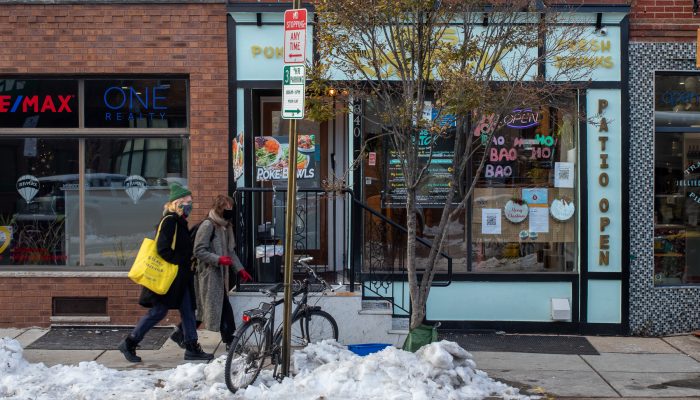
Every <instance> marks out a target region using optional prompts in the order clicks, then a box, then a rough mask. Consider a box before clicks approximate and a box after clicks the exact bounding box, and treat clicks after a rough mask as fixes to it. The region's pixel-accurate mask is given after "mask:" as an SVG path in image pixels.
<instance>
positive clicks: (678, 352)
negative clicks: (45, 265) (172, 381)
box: [0, 328, 700, 399]
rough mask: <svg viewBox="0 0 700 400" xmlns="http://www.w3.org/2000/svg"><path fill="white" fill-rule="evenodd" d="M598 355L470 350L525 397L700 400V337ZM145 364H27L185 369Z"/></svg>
mask: <svg viewBox="0 0 700 400" xmlns="http://www.w3.org/2000/svg"><path fill="white" fill-rule="evenodd" d="M47 331H48V329H38V328H30V329H0V337H11V338H15V339H17V340H18V341H19V342H20V343H21V344H22V346H24V347H26V346H27V345H29V344H30V343H32V342H34V341H35V340H37V339H38V338H39V337H41V336H42V335H43V334H44V333H46V332H47ZM199 337H200V343H201V344H202V347H203V348H204V350H205V351H207V352H214V353H215V354H216V355H217V356H219V355H222V354H224V353H225V351H224V346H223V344H222V343H221V341H220V339H219V334H218V333H214V332H208V331H204V330H200V331H199ZM587 339H588V340H589V341H590V342H591V344H592V345H593V346H594V347H595V348H596V350H598V352H599V353H600V355H597V356H593V355H558V354H531V353H505V352H472V354H473V355H474V358H475V360H476V364H477V368H479V369H481V370H484V371H486V372H487V373H488V374H489V376H491V377H493V378H494V379H498V380H500V381H503V382H505V383H508V384H509V385H512V386H515V387H518V388H521V391H522V392H523V393H527V394H539V395H542V396H544V397H545V398H549V399H552V398H556V399H560V398H568V399H619V398H626V399H661V398H663V399H688V398H695V399H700V339H698V338H696V337H694V336H692V335H685V336H672V337H664V338H637V337H593V336H592V337H587ZM138 354H139V355H140V356H141V357H142V358H143V362H142V363H138V364H132V363H129V362H127V361H126V360H124V357H122V355H121V353H119V351H117V350H24V356H25V358H26V359H27V360H28V361H30V362H33V363H37V362H43V363H44V364H46V365H55V364H76V363H78V362H80V361H97V362H98V363H100V364H103V365H105V366H107V367H110V368H118V369H168V368H174V367H176V366H177V365H179V364H182V363H184V362H185V361H184V360H183V354H184V351H183V350H182V349H180V348H179V347H177V345H175V344H174V343H173V342H172V341H171V340H168V341H166V343H165V344H164V345H163V347H162V348H161V349H160V350H139V351H138Z"/></svg>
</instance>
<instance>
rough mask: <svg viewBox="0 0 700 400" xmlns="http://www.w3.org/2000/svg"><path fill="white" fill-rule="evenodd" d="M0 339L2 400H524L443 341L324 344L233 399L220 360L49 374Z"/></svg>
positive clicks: (86, 365)
mask: <svg viewBox="0 0 700 400" xmlns="http://www.w3.org/2000/svg"><path fill="white" fill-rule="evenodd" d="M22 351H23V350H22V346H21V345H20V344H19V342H17V341H16V340H14V339H10V338H4V339H0V398H8V399H18V400H19V399H37V400H48V399H85V400H91V399H108V398H113V399H120V400H121V399H240V400H244V399H289V400H292V399H294V400H304V399H309V400H312V399H313V400H317V399H339V400H345V399H397V400H398V399H402V400H403V399H410V400H423V399H426V400H427V399H446V400H462V399H465V400H466V399H468V400H472V399H483V398H485V397H488V396H496V397H502V398H504V399H528V397H527V396H522V395H520V394H519V392H518V389H515V388H512V387H510V386H508V385H505V384H503V383H500V382H497V381H495V380H493V379H491V378H489V377H488V375H486V373H484V372H483V371H480V370H477V369H476V364H475V362H474V360H473V359H472V356H471V354H469V353H468V352H467V351H466V350H464V349H462V348H461V347H459V346H458V345H457V344H456V343H453V342H448V341H442V342H437V343H432V344H430V345H428V346H425V347H423V348H422V349H420V350H419V351H418V352H416V353H415V354H414V353H409V352H405V351H403V350H400V349H396V348H393V347H389V348H386V349H384V350H382V351H381V352H378V353H374V354H370V355H368V356H365V357H359V356H357V355H355V354H353V353H351V352H350V351H348V350H347V349H346V348H345V346H342V345H340V344H338V343H336V342H334V341H328V342H326V341H324V342H323V343H319V344H316V345H310V346H308V347H307V348H305V349H303V350H300V351H297V352H295V353H294V355H293V363H294V371H295V372H296V376H295V377H294V378H293V379H292V378H286V379H284V380H283V381H282V382H281V383H278V382H277V381H276V380H274V379H273V378H272V373H271V372H270V371H263V372H262V373H261V374H260V377H259V378H258V380H257V381H256V382H255V384H254V385H251V386H250V387H248V388H247V389H245V390H240V391H238V392H237V393H236V394H235V395H234V394H232V393H230V392H229V391H228V390H227V389H226V385H225V384H224V376H223V373H224V371H223V370H224V362H225V357H223V356H222V357H219V358H217V359H216V360H214V361H213V362H212V363H210V364H189V363H188V364H182V365H179V366H178V367H177V368H174V369H170V370H164V371H147V370H129V371H122V370H115V369H110V368H107V367H104V366H102V365H100V364H98V363H96V362H81V363H79V364H78V365H68V366H66V365H56V366H53V367H47V366H45V365H44V364H43V363H38V364H32V363H29V362H27V360H25V359H24V357H23V356H22Z"/></svg>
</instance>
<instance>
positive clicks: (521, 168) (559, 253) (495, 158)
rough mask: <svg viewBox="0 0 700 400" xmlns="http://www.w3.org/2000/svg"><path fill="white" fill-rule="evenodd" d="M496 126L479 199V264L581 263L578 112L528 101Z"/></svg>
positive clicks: (504, 268)
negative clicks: (527, 105) (536, 105)
mask: <svg viewBox="0 0 700 400" xmlns="http://www.w3.org/2000/svg"><path fill="white" fill-rule="evenodd" d="M503 122H504V123H505V124H506V127H505V128H503V129H501V130H499V131H497V132H496V133H495V134H494V138H493V143H492V146H491V148H490V151H489V154H488V155H487V162H486V165H485V166H484V169H483V172H482V174H481V176H480V179H479V181H478V183H477V186H476V188H475V190H474V196H473V202H472V210H473V211H472V215H473V216H472V221H471V227H472V260H471V267H472V271H475V272H574V271H575V270H576V259H577V257H576V251H577V244H576V232H577V230H576V220H577V216H576V212H577V209H578V196H577V191H576V177H577V176H578V171H577V168H576V154H577V143H578V135H577V126H578V120H577V119H576V117H574V116H572V115H569V114H566V113H564V112H562V111H557V110H555V109H550V108H534V107H533V108H524V109H520V110H514V111H513V112H512V113H510V114H508V115H506V116H505V117H504V121H503Z"/></svg>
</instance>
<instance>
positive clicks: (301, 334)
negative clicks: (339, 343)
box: [291, 310, 338, 348]
mask: <svg viewBox="0 0 700 400" xmlns="http://www.w3.org/2000/svg"><path fill="white" fill-rule="evenodd" d="M327 339H334V340H338V324H337V323H336V322H335V319H333V317H332V316H331V315H330V314H328V313H327V312H325V311H322V310H311V311H308V312H306V313H303V314H301V315H299V316H298V317H296V318H295V319H294V321H293V322H292V333H291V345H292V348H294V347H305V346H306V345H308V344H310V343H318V342H321V341H322V340H327Z"/></svg>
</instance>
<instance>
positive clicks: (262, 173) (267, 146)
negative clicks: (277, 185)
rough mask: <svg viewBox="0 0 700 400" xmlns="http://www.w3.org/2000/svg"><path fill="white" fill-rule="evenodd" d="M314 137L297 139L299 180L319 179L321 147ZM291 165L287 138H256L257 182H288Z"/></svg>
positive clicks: (302, 136)
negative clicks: (289, 166)
mask: <svg viewBox="0 0 700 400" xmlns="http://www.w3.org/2000/svg"><path fill="white" fill-rule="evenodd" d="M315 139H316V138H315V136H314V135H299V137H298V139H297V144H298V147H297V157H296V160H295V161H296V162H295V164H296V173H297V179H317V177H318V164H317V163H318V160H320V151H319V148H318V147H319V146H317V145H316V141H315ZM288 165H289V138H288V137H287V136H258V137H256V138H255V180H256V181H258V182H262V181H271V180H286V179H287V176H288V173H289V172H288V168H287V167H288Z"/></svg>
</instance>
